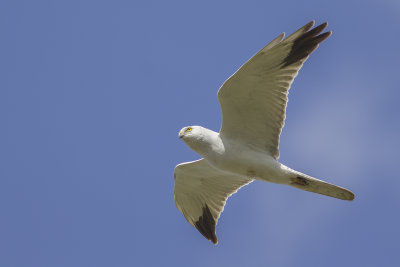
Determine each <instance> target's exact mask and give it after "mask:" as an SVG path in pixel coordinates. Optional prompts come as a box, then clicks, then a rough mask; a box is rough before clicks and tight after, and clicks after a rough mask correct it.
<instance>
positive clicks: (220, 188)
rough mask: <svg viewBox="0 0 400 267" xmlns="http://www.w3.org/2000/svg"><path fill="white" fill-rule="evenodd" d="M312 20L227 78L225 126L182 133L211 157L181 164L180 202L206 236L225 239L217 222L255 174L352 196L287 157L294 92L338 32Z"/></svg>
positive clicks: (178, 180) (178, 175)
mask: <svg viewBox="0 0 400 267" xmlns="http://www.w3.org/2000/svg"><path fill="white" fill-rule="evenodd" d="M313 25H314V21H311V22H310V23H308V24H307V25H305V26H304V27H302V28H301V29H299V30H298V31H296V32H295V33H293V34H292V35H290V36H289V37H287V38H286V39H283V37H284V33H282V34H281V35H279V36H278V37H276V38H275V39H274V40H273V41H272V42H270V43H269V44H268V45H267V46H265V47H264V48H263V49H261V51H259V52H258V53H257V54H256V55H254V56H253V57H252V58H251V59H250V60H249V61H247V62H246V63H245V64H244V65H243V66H241V67H240V68H239V70H238V71H237V72H236V73H235V74H233V75H232V76H231V77H230V78H229V79H228V80H226V81H225V82H224V84H223V85H222V87H221V88H220V89H219V91H218V100H219V102H220V104H221V108H222V127H221V130H220V132H219V133H217V132H214V131H212V130H209V129H206V128H203V127H201V126H189V127H184V128H183V129H182V130H181V131H180V132H179V138H181V139H182V140H183V141H184V142H185V143H186V144H187V145H188V146H189V147H190V148H191V149H193V150H194V151H195V152H197V153H198V154H200V155H201V156H202V157H203V158H202V159H200V160H197V161H192V162H185V163H182V164H179V165H177V166H176V167H175V173H174V176H175V195H174V198H175V204H176V207H177V208H178V210H179V211H180V212H182V213H183V215H184V216H185V218H186V220H187V221H188V222H189V223H190V224H191V225H193V226H194V227H196V228H197V230H199V232H200V233H201V234H203V236H204V237H205V238H207V239H209V240H211V241H212V242H213V243H214V244H217V243H218V240H217V236H216V233H215V227H216V224H217V221H218V218H219V216H220V214H221V212H222V211H223V209H224V205H225V202H226V200H227V199H228V197H229V196H230V195H232V194H234V193H235V192H236V191H237V190H239V188H241V187H242V186H244V185H247V184H248V183H250V182H252V181H253V179H256V180H261V181H267V182H273V183H278V184H285V185H290V186H293V187H296V188H299V189H302V190H306V191H310V192H314V193H318V194H322V195H327V196H330V197H335V198H339V199H344V200H353V199H354V194H353V193H352V192H350V191H349V190H347V189H345V188H342V187H339V186H336V185H332V184H329V183H326V182H324V181H321V180H318V179H315V178H313V177H311V176H308V175H306V174H303V173H301V172H298V171H295V170H292V169H290V168H289V167H287V166H285V165H283V164H281V163H279V162H278V161H277V160H278V158H279V150H278V146H279V135H280V133H281V130H282V127H283V125H284V122H285V109H286V103H287V99H288V98H287V96H288V91H289V88H290V85H291V83H292V82H293V79H294V78H295V77H296V75H297V73H298V72H299V70H300V68H301V67H302V65H303V63H304V62H305V61H306V60H307V58H308V57H309V55H310V54H311V53H312V52H313V51H314V50H315V49H316V48H317V47H318V45H319V43H321V42H322V41H323V40H325V39H326V38H328V37H329V36H330V35H331V33H332V32H330V31H329V32H325V33H321V32H322V31H323V30H324V29H325V27H326V26H327V23H323V24H321V25H319V26H317V27H315V28H314V29H312V30H310V29H311V28H312V27H313Z"/></svg>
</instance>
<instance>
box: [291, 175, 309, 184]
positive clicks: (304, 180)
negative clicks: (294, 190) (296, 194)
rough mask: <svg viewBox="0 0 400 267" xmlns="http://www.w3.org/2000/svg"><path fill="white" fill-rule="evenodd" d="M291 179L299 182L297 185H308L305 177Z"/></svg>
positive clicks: (294, 182)
mask: <svg viewBox="0 0 400 267" xmlns="http://www.w3.org/2000/svg"><path fill="white" fill-rule="evenodd" d="M290 180H291V181H292V184H297V185H301V186H306V185H308V181H307V180H306V179H305V178H303V177H294V178H290Z"/></svg>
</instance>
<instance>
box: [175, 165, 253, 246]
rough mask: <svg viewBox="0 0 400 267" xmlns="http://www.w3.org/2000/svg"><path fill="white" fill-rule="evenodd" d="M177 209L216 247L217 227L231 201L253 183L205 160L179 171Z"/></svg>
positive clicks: (176, 177) (176, 170)
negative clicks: (233, 195) (238, 191)
mask: <svg viewBox="0 0 400 267" xmlns="http://www.w3.org/2000/svg"><path fill="white" fill-rule="evenodd" d="M174 176H175V194H174V198H175V205H176V207H177V208H178V210H179V211H180V212H182V214H183V215H184V216H185V218H186V220H187V221H188V222H189V223H190V224H191V225H193V226H194V227H196V228H197V230H199V232H200V233H201V234H202V235H203V236H204V237H205V238H207V239H208V240H211V241H212V242H213V243H214V244H217V243H218V240H217V236H216V234H215V227H216V225H217V222H218V218H219V216H220V214H221V212H222V211H223V210H224V206H225V203H226V200H227V199H228V197H229V196H230V195H232V194H234V193H236V191H237V190H239V188H241V187H242V186H244V185H246V184H248V183H250V182H251V181H253V180H252V179H249V178H245V177H240V176H235V175H232V174H229V173H225V172H222V171H219V170H217V169H215V168H214V167H212V166H210V165H209V164H208V162H207V161H206V160H205V159H200V160H198V161H192V162H185V163H182V164H179V165H178V166H176V167H175V173H174Z"/></svg>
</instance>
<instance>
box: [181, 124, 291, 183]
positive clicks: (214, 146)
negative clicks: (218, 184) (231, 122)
mask: <svg viewBox="0 0 400 267" xmlns="http://www.w3.org/2000/svg"><path fill="white" fill-rule="evenodd" d="M191 128H192V129H194V130H193V131H198V132H199V135H198V136H201V138H188V139H185V141H186V144H187V145H188V146H189V147H190V148H191V149H193V150H194V151H195V152H197V153H198V154H199V155H201V156H202V157H203V158H204V159H205V160H206V161H207V163H209V164H210V165H211V166H212V167H214V168H216V169H218V170H221V171H225V172H228V173H231V174H235V175H241V176H246V177H251V178H252V179H256V180H261V181H268V182H273V183H278V184H286V183H288V181H289V177H290V169H289V168H288V167H286V166H284V165H283V164H280V163H279V162H278V161H276V160H275V159H274V158H273V157H272V156H271V155H269V154H268V153H266V152H264V151H262V150H257V149H256V148H252V147H249V146H248V145H247V144H243V143H240V142H235V141H232V140H229V139H226V138H224V137H223V136H220V134H219V133H217V132H214V131H212V130H210V129H206V128H203V127H201V126H191Z"/></svg>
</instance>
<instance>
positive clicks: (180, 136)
mask: <svg viewBox="0 0 400 267" xmlns="http://www.w3.org/2000/svg"><path fill="white" fill-rule="evenodd" d="M184 135H185V132H184V131H183V129H182V130H180V131H179V134H178V137H179V138H182V137H183V136H184Z"/></svg>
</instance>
